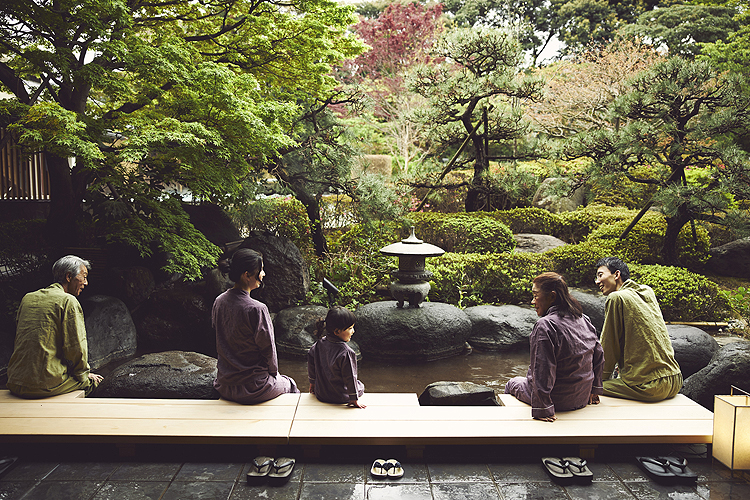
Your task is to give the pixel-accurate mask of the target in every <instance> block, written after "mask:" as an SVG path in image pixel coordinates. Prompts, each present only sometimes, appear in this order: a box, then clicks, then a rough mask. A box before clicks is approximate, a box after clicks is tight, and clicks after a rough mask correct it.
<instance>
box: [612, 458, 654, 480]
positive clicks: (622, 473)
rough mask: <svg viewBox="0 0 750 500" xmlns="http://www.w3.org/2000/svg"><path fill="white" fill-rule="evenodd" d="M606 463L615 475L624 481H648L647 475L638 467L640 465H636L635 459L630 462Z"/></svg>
mask: <svg viewBox="0 0 750 500" xmlns="http://www.w3.org/2000/svg"><path fill="white" fill-rule="evenodd" d="M607 465H609V468H610V469H612V471H614V473H615V474H617V477H619V478H620V479H622V480H623V481H625V482H631V481H640V482H648V481H649V478H648V476H647V475H646V473H645V472H643V471H642V470H641V469H640V467H638V465H637V464H636V463H635V460H633V461H632V462H609V463H608V464H607Z"/></svg>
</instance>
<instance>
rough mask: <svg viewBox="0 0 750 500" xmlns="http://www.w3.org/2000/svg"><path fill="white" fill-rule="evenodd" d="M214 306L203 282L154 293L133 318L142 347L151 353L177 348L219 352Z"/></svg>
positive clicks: (210, 352) (183, 284)
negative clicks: (212, 320)
mask: <svg viewBox="0 0 750 500" xmlns="http://www.w3.org/2000/svg"><path fill="white" fill-rule="evenodd" d="M212 306H213V299H209V298H207V297H206V296H205V286H204V284H203V283H182V284H179V285H176V286H175V287H174V288H169V289H163V290H158V291H156V292H154V293H152V294H151V297H149V300H148V301H147V302H146V303H145V304H144V305H143V306H142V307H141V310H140V311H139V314H138V315H136V318H134V319H135V322H136V326H137V328H138V342H139V346H140V347H141V348H142V350H144V351H152V352H153V351H170V350H175V349H176V350H181V351H198V352H202V353H204V354H208V355H212V356H214V355H216V336H215V334H214V331H213V328H212V327H211V307H212Z"/></svg>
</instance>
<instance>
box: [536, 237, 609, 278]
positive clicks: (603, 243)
mask: <svg viewBox="0 0 750 500" xmlns="http://www.w3.org/2000/svg"><path fill="white" fill-rule="evenodd" d="M544 255H545V256H546V257H547V258H548V259H550V261H551V262H552V266H551V268H550V269H547V270H548V271H554V272H556V273H559V274H561V275H563V276H564V277H565V281H567V283H568V285H569V286H585V287H589V286H592V284H593V283H594V275H595V274H596V268H595V267H594V266H595V265H596V262H597V261H598V260H599V259H601V258H602V257H609V256H615V257H619V255H618V253H617V251H616V250H615V245H613V244H612V243H611V242H610V241H607V240H596V241H584V242H582V243H579V244H577V245H565V246H562V247H557V248H553V249H552V250H550V251H548V252H545V253H544Z"/></svg>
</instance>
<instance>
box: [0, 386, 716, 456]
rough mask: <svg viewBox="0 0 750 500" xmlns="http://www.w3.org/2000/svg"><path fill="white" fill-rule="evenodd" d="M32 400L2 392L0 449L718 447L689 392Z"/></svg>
mask: <svg viewBox="0 0 750 500" xmlns="http://www.w3.org/2000/svg"><path fill="white" fill-rule="evenodd" d="M80 395H81V394H77V393H71V394H66V395H62V396H56V397H53V398H47V399H36V400H26V399H21V398H17V397H15V396H12V395H11V394H10V393H9V392H8V391H0V442H112V443H128V444H139V443H196V444H204V443H205V444H208V443H215V444H251V443H252V444H298V445H312V446H320V445H326V444H346V445H370V444H373V445H375V444H376V445H406V446H417V447H418V446H426V445H431V444H455V445H461V444H578V445H597V444H617V443H619V444H622V443H710V442H711V440H712V433H713V413H711V412H710V411H709V410H706V409H705V408H703V407H702V406H700V405H698V404H697V403H695V402H693V401H691V400H690V399H688V398H687V397H685V396H683V395H678V396H677V397H676V398H674V399H670V400H667V401H662V402H659V403H643V402H638V401H630V400H625V399H617V398H608V397H602V398H601V404H599V405H592V406H588V407H586V408H583V409H581V410H576V411H572V412H560V413H558V414H557V417H558V419H557V421H555V422H552V423H550V422H541V421H538V420H533V419H532V418H531V408H530V407H529V405H526V404H525V403H521V402H520V401H518V400H516V399H515V398H514V397H512V396H508V395H505V394H503V395H501V396H500V399H501V400H502V402H503V403H504V405H505V406H480V407H477V406H473V407H457V406H419V402H418V400H417V395H416V394H385V393H383V394H381V393H367V394H365V396H363V398H362V402H363V403H364V404H366V405H367V408H366V409H359V408H349V407H346V406H345V405H332V404H327V403H321V402H320V401H318V400H317V399H315V397H314V396H313V395H311V394H285V395H282V396H280V397H278V398H275V399H273V400H271V401H268V402H266V403H263V404H259V405H252V406H245V405H240V404H237V403H234V402H231V401H225V400H180V399H114V398H113V399H110V398H101V399H98V398H90V399H86V398H82V397H79V396H80Z"/></svg>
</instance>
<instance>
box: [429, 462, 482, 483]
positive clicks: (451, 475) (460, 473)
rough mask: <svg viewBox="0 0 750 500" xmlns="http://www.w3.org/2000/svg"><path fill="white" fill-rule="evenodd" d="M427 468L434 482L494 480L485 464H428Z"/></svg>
mask: <svg viewBox="0 0 750 500" xmlns="http://www.w3.org/2000/svg"><path fill="white" fill-rule="evenodd" d="M427 470H428V471H429V473H430V481H431V482H433V483H461V482H476V481H484V482H491V481H492V474H490V471H489V469H488V468H487V465H485V464H428V465H427Z"/></svg>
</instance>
